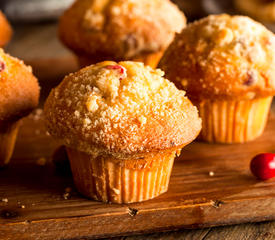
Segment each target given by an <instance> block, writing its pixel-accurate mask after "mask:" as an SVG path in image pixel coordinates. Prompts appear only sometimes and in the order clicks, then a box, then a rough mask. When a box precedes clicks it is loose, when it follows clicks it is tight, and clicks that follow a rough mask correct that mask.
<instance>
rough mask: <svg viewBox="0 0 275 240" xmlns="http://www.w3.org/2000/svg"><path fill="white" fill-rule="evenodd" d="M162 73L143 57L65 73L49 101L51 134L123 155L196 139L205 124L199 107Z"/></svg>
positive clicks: (95, 151) (101, 151) (93, 150)
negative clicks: (145, 62) (138, 60)
mask: <svg viewBox="0 0 275 240" xmlns="http://www.w3.org/2000/svg"><path fill="white" fill-rule="evenodd" d="M163 75H164V73H163V72H162V71H161V70H159V69H158V70H153V69H152V68H150V67H144V65H143V63H137V62H119V63H115V62H110V61H106V62H102V63H98V64H96V65H91V66H89V67H86V68H83V69H82V70H80V71H79V72H76V73H73V74H70V75H68V76H66V77H65V78H64V80H63V81H62V82H61V84H60V85H59V86H58V87H57V88H55V89H54V90H52V92H51V93H50V96H49V97H48V99H47V101H46V104H45V116H46V125H47V127H48V129H49V132H50V134H51V135H52V136H53V137H55V138H57V139H60V140H61V141H62V142H63V143H64V144H65V145H66V146H69V147H71V148H74V149H78V150H79V151H83V152H87V153H89V154H95V155H98V154H100V155H102V154H105V155H106V154H111V155H113V156H115V157H118V158H123V157H126V156H128V155H133V154H139V153H145V152H151V151H157V150H162V149H168V148H174V147H177V148H178V147H179V146H182V145H184V144H187V143H189V142H191V141H192V140H194V138H195V137H196V136H197V135H198V133H199V131H200V129H201V120H200V118H199V117H198V112H197V109H196V107H194V106H193V105H192V104H191V102H190V101H189V100H188V99H187V98H186V97H185V92H184V91H180V90H178V89H177V88H176V87H175V85H174V84H173V83H172V82H170V81H168V80H167V79H165V78H163V77H162V76H163Z"/></svg>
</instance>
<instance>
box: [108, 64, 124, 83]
mask: <svg viewBox="0 0 275 240" xmlns="http://www.w3.org/2000/svg"><path fill="white" fill-rule="evenodd" d="M106 68H107V69H111V70H118V72H119V73H120V74H122V76H121V77H120V80H121V79H123V78H125V77H126V69H125V68H124V67H122V66H120V65H108V66H106Z"/></svg>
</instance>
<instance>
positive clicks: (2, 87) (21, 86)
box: [0, 49, 39, 122]
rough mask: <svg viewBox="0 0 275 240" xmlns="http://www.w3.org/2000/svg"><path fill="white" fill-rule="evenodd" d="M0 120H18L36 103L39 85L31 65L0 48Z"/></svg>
mask: <svg viewBox="0 0 275 240" xmlns="http://www.w3.org/2000/svg"><path fill="white" fill-rule="evenodd" d="M0 92H1V94H0V122H1V121H13V120H15V121H16V120H18V119H19V118H21V117H24V116H25V115H27V114H28V113H29V112H30V111H31V110H33V108H35V107H36V106H37V104H38V99H39V85H38V82H37V79H36V78H35V77H34V76H33V74H32V69H31V67H28V66H26V65H24V63H23V62H22V61H20V60H18V59H17V58H14V57H11V56H10V55H8V54H5V53H4V51H3V50H2V49H0Z"/></svg>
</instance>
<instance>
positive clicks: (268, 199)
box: [0, 108, 275, 240]
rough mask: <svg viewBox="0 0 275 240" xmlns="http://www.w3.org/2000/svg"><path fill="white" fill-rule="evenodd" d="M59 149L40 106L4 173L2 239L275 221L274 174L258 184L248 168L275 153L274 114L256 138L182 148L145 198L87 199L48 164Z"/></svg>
mask: <svg viewBox="0 0 275 240" xmlns="http://www.w3.org/2000/svg"><path fill="white" fill-rule="evenodd" d="M273 109H274V108H273ZM57 146H58V144H57V143H55V142H54V141H53V140H52V139H51V137H50V136H47V134H46V130H45V129H44V127H43V117H42V116H41V114H40V111H39V110H38V111H36V113H34V114H32V115H31V116H29V117H28V118H26V119H24V121H23V122H22V126H21V129H20V132H19V137H18V141H17V144H16V148H15V152H14V156H13V159H12V161H11V164H10V165H9V166H8V167H7V168H5V169H2V170H1V171H0V239H3V240H7V239H20V240H32V239H34V240H38V239H43V240H47V239H74V238H78V237H79V238H80V237H81V238H82V239H83V238H85V237H86V238H87V237H110V236H115V235H129V234H137V233H145V232H155V231H163V230H171V229H178V228H201V227H208V226H218V225H227V224H238V223H244V222H254V221H265V220H274V219H275V179H274V180H272V179H271V180H268V181H259V180H256V179H255V178H254V177H253V176H252V175H251V174H250V171H249V162H250V160H251V158H252V157H253V156H254V155H256V154H257V153H260V152H275V113H271V115H270V118H269V123H268V126H267V128H266V131H265V133H264V135H263V136H262V137H260V138H258V139H257V140H256V141H253V142H250V143H246V144H234V145H222V144H207V143H203V142H194V143H192V144H190V145H189V146H187V147H186V148H184V150H183V152H182V154H181V156H180V157H179V158H177V159H176V160H175V165H174V169H173V173H172V176H171V181H170V187H169V191H168V192H167V193H165V194H163V195H161V196H160V197H158V198H156V199H154V200H149V201H147V202H143V203H136V204H123V205H118V204H106V203H100V202H96V201H92V200H88V199H86V198H85V197H82V196H81V195H80V194H78V193H77V191H76V189H75V188H74V186H73V181H72V177H71V176H70V175H68V174H67V175H64V173H62V172H60V171H56V169H55V165H54V164H53V163H52V162H51V156H52V153H53V151H54V150H55V148H56V147H57ZM45 160H47V161H46V164H45V165H44V163H45ZM209 172H213V173H214V176H210V175H209ZM66 188H71V192H70V194H66ZM67 190H68V189H67ZM1 199H2V201H1Z"/></svg>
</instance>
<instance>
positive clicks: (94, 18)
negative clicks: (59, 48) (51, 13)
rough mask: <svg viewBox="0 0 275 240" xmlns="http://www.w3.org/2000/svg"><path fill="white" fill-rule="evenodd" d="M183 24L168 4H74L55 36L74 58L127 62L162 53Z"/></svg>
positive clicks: (111, 0)
mask: <svg viewBox="0 0 275 240" xmlns="http://www.w3.org/2000/svg"><path fill="white" fill-rule="evenodd" d="M185 23H186V19H185V16H184V14H183V13H182V12H181V11H180V10H179V9H178V8H177V6H176V5H175V4H173V3H171V2H170V1H169V0H150V1H148V0H78V1H76V2H75V3H74V4H73V5H72V7H71V8H69V9H68V10H67V11H66V12H65V13H64V15H63V16H62V17H61V19H60V25H59V36H60V39H61V40H62V42H63V43H64V44H65V45H66V46H68V47H69V48H70V49H72V50H73V51H74V52H75V53H76V54H78V55H83V54H84V55H87V54H88V55H99V56H102V59H104V60H105V59H110V57H111V59H114V60H118V59H128V60H129V59H131V58H133V57H135V56H137V55H142V54H143V53H152V52H157V51H161V50H163V49H165V48H166V47H167V46H168V45H169V44H170V43H171V41H172V39H173V38H174V34H175V32H180V31H181V29H182V28H183V27H184V26H185Z"/></svg>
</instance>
